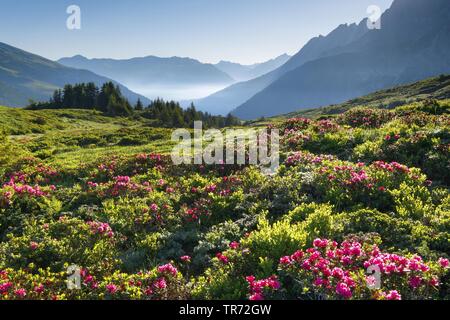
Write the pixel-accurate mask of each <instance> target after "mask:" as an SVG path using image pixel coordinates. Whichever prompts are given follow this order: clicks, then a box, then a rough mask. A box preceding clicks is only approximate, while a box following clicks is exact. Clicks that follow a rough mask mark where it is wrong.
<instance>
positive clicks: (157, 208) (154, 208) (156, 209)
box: [150, 203, 159, 212]
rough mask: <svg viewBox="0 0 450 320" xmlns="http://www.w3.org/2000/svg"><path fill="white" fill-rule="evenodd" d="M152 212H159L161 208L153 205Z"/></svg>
mask: <svg viewBox="0 0 450 320" xmlns="http://www.w3.org/2000/svg"><path fill="white" fill-rule="evenodd" d="M150 210H152V211H153V212H157V211H158V210H159V207H158V205H157V204H156V203H152V205H151V206H150Z"/></svg>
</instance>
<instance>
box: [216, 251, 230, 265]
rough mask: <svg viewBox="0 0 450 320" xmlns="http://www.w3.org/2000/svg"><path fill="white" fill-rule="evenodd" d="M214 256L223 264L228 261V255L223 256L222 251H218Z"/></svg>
mask: <svg viewBox="0 0 450 320" xmlns="http://www.w3.org/2000/svg"><path fill="white" fill-rule="evenodd" d="M216 257H217V259H219V261H220V262H222V263H223V264H227V263H228V262H229V261H228V257H227V256H224V255H223V254H222V253H220V252H219V253H218V254H217V255H216Z"/></svg>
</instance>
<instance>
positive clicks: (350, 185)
mask: <svg viewBox="0 0 450 320" xmlns="http://www.w3.org/2000/svg"><path fill="white" fill-rule="evenodd" d="M425 87H426V86H423V87H422V88H425ZM396 90H398V89H396ZM402 91H403V92H404V93H405V96H406V92H407V91H408V89H403V90H402ZM377 95H380V96H381V95H382V94H380V93H377ZM428 103H429V102H427V101H424V102H420V103H413V104H411V105H405V106H402V107H399V108H398V109H394V110H384V109H367V108H357V109H352V110H350V111H347V112H346V113H345V114H342V115H340V116H339V117H337V118H336V117H333V118H329V119H320V120H308V119H304V118H294V119H287V120H286V119H285V120H282V121H279V122H276V123H274V127H275V128H277V129H279V130H280V133H281V140H280V151H281V154H280V160H281V166H280V168H279V170H278V171H277V172H276V173H275V174H274V175H266V174H263V173H262V172H261V171H260V170H259V168H257V167H254V166H248V165H245V166H234V165H223V164H222V163H219V164H217V165H189V164H186V165H181V166H179V165H175V164H173V162H172V160H171V158H170V156H169V154H170V152H171V149H172V146H173V145H174V142H173V141H171V133H172V130H168V129H163V128H151V127H148V125H147V124H146V123H145V122H141V121H138V120H133V119H130V118H110V117H104V116H102V115H101V114H98V113H97V112H92V111H85V110H63V111H54V110H40V111H30V110H14V109H11V108H3V107H2V108H0V121H2V122H0V129H3V130H7V131H8V133H10V134H11V133H13V134H14V135H13V136H4V135H3V134H2V133H1V132H0V141H1V143H0V270H2V273H1V275H2V277H1V280H0V290H1V292H2V295H1V296H0V298H1V299H6V300H15V299H17V300H23V299H25V298H26V299H32V300H47V299H48V300H50V299H52V300H60V299H70V300H72V299H73V300H90V299H101V300H103V299H107V300H129V299H131V300H135V299H137V300H175V299H188V300H192V299H193V300H229V299H233V300H244V299H250V300H259V299H265V300H280V299H286V300H297V299H299V300H317V299H318V297H323V296H325V297H326V298H327V300H400V299H403V300H412V299H419V300H448V298H449V293H448V290H447V288H448V284H449V282H448V271H449V262H448V258H449V256H448V252H449V249H450V247H449V241H448V240H449V239H450V235H449V228H448V203H449V200H450V195H449V191H448V190H449V189H448V187H449V186H450V175H449V174H450V167H449V162H448V159H449V148H448V145H449V142H450V131H449V126H448V123H449V122H448V115H449V112H450V110H449V103H448V101H437V102H435V103H434V105H432V106H431V107H432V108H430V106H429V105H428ZM436 111H439V112H436ZM28 126H30V127H31V128H30V131H28V129H29V128H28ZM15 128H22V129H21V130H23V131H21V132H19V131H14V130H15ZM0 131H1V130H0ZM33 132H34V133H33ZM42 133H45V134H42ZM316 261H317V263H316ZM375 262H376V263H380V264H382V266H383V268H388V267H389V268H391V269H389V270H390V271H387V269H386V272H383V273H382V277H383V279H384V281H383V282H382V284H381V287H380V289H379V290H376V291H373V290H370V289H369V288H368V287H367V278H366V269H367V265H372V264H373V263H375ZM72 264H75V265H78V266H82V268H83V269H82V270H83V271H82V273H81V272H80V274H82V278H81V286H82V290H69V289H68V288H67V284H66V280H67V273H66V272H65V270H66V269H67V266H68V265H72ZM405 268H408V270H410V269H413V268H414V270H415V271H414V272H412V271H408V272H404V270H405ZM61 270H63V271H61ZM318 276H320V278H321V279H328V280H326V281H330V282H329V283H330V284H329V285H327V286H322V285H318V283H319V282H318V280H317V277H318ZM298 279H301V281H302V285H301V287H299V286H298V285H297V282H298V281H299V280H298ZM424 279H429V280H427V281H425V280H424ZM346 283H348V284H349V285H347V284H346ZM261 288H263V289H261Z"/></svg>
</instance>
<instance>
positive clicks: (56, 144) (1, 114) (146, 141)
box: [0, 107, 173, 168]
mask: <svg viewBox="0 0 450 320" xmlns="http://www.w3.org/2000/svg"><path fill="white" fill-rule="evenodd" d="M150 124H151V121H149V120H143V119H137V120H135V119H130V118H121V117H115V118H114V117H107V116H104V115H102V114H101V113H100V112H97V111H92V110H39V111H31V110H23V109H14V108H8V107H0V129H1V130H3V131H5V132H6V133H7V134H8V135H10V138H11V140H13V141H14V142H16V145H20V146H22V148H23V149H24V150H25V152H27V153H30V154H33V155H35V156H38V157H39V158H41V159H45V160H46V161H48V162H49V163H52V162H58V161H62V162H64V163H65V164H67V165H68V166H70V167H74V168H76V167H77V166H78V165H79V164H80V163H82V162H90V161H96V159H98V158H101V157H106V156H111V155H115V154H134V153H139V152H148V153H150V152H159V153H168V152H170V150H171V148H172V145H173V143H171V142H170V137H171V130H170V129H162V128H152V127H151V126H149V125H150Z"/></svg>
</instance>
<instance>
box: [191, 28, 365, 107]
mask: <svg viewBox="0 0 450 320" xmlns="http://www.w3.org/2000/svg"><path fill="white" fill-rule="evenodd" d="M367 32H368V29H367V27H366V20H364V21H363V22H361V23H360V24H359V25H357V24H350V25H347V24H343V25H340V26H339V27H338V28H336V29H335V30H333V31H332V32H330V33H329V34H328V35H327V36H319V37H316V38H313V39H311V40H310V41H309V42H308V43H307V44H306V45H305V46H304V47H303V48H302V49H301V50H300V51H299V52H298V53H297V54H296V55H294V56H293V57H292V58H291V59H289V60H288V61H287V62H286V63H285V64H284V65H282V66H281V67H280V68H278V69H275V70H274V71H272V72H269V73H267V74H265V75H263V76H261V77H258V78H256V79H253V80H250V81H246V82H240V83H237V84H234V85H232V86H230V87H228V88H226V89H224V90H222V91H219V92H217V93H215V94H212V95H210V96H208V97H206V98H204V99H200V100H198V101H195V102H196V105H197V106H198V107H199V108H200V109H202V110H207V111H209V112H212V113H218V114H226V113H228V112H230V111H231V110H233V109H235V108H237V107H238V106H240V105H241V104H243V103H244V102H246V101H247V100H249V99H250V98H251V97H253V96H254V95H255V94H257V93H258V92H260V91H261V90H263V89H264V88H266V87H267V86H269V85H270V84H271V83H273V82H274V81H275V80H277V79H278V78H280V77H281V76H282V75H284V74H286V73H287V72H289V71H291V70H293V69H295V68H297V67H299V66H301V65H303V64H304V63H306V62H308V61H311V60H315V59H318V58H320V57H324V56H327V55H330V54H332V53H333V52H334V51H335V50H337V49H340V48H342V47H343V46H345V45H347V44H349V43H352V42H353V41H355V40H357V39H359V38H361V37H362V36H363V35H364V34H366V33H367Z"/></svg>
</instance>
